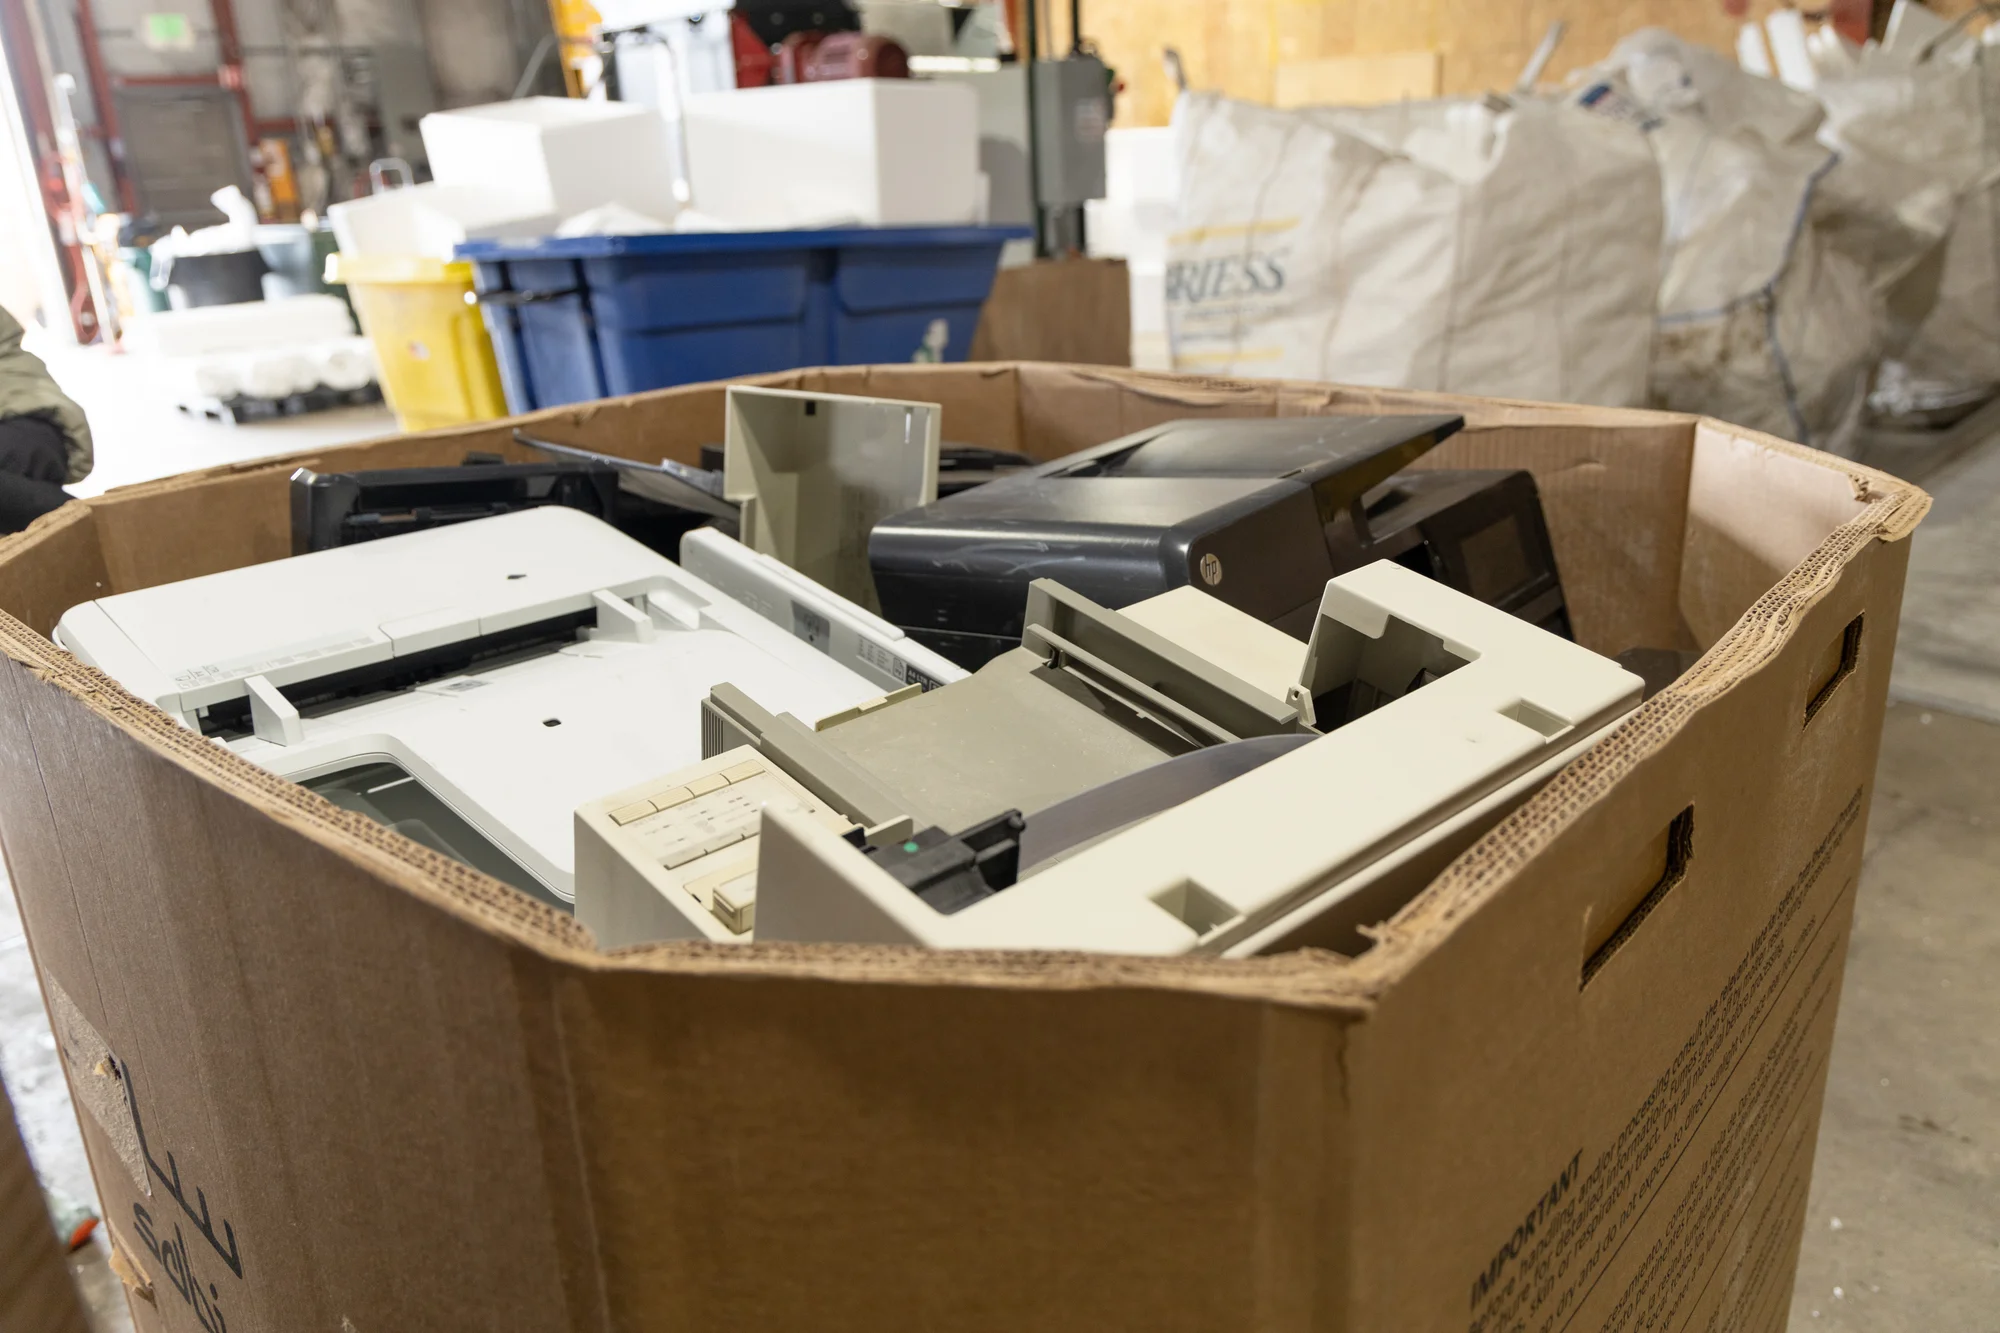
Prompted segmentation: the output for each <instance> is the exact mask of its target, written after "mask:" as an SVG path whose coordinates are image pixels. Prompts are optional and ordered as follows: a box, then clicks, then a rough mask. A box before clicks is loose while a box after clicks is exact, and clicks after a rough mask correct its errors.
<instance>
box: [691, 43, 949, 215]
mask: <svg viewBox="0 0 2000 1333" xmlns="http://www.w3.org/2000/svg"><path fill="white" fill-rule="evenodd" d="M684 124H685V133H686V137H687V146H688V158H689V177H690V181H691V184H692V186H693V191H694V207H695V208H697V209H699V210H700V211H701V212H702V213H703V214H706V215H708V216H710V217H713V218H718V219H721V220H722V221H723V222H725V223H726V224H728V225H729V226H732V227H737V228H742V229H745V230H765V229H778V228H786V227H802V226H814V225H834V224H838V223H860V224H862V225H865V226H924V225H937V224H953V223H970V222H975V221H977V220H978V218H979V211H980V187H979V99H978V95H977V94H976V93H974V92H973V90H972V89H970V88H968V87H965V86H963V85H960V84H954V83H946V82H942V81H940V82H930V81H923V80H916V79H842V80H837V81H834V82H830V83H800V84H787V85H781V86H776V87H769V88H739V89H737V90H736V91H735V92H728V93H707V94H702V95H700V96H696V97H691V98H689V99H688V101H687V106H686V110H685V118H684Z"/></svg>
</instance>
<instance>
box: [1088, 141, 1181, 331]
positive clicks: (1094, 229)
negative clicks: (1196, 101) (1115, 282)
mask: <svg viewBox="0 0 2000 1333" xmlns="http://www.w3.org/2000/svg"><path fill="white" fill-rule="evenodd" d="M1173 135H1174V132H1173V130H1172V129H1170V128H1165V127H1162V128H1159V129H1129V130H1110V131H1107V132H1106V133H1105V136H1104V198H1102V199H1093V200H1091V201H1090V202H1089V203H1087V204H1085V205H1084V206H1083V209H1084V237H1085V241H1086V244H1087V245H1088V247H1089V250H1090V253H1091V254H1092V255H1093V256H1095V257H1097V258H1100V259H1123V260H1124V261H1125V267H1126V271H1127V272H1128V273H1129V274H1130V276H1131V287H1132V364H1133V365H1135V366H1137V367H1139V368H1140V369H1141V370H1171V369H1172V368H1173V353H1172V349H1171V348H1169V346H1168V345H1167V238H1168V237H1169V236H1171V235H1172V234H1173V230H1174V217H1175V211H1176V209H1177V207H1178V197H1179V194H1180V168H1179V165H1178V163H1177V162H1176V161H1175V159H1174V138H1173Z"/></svg>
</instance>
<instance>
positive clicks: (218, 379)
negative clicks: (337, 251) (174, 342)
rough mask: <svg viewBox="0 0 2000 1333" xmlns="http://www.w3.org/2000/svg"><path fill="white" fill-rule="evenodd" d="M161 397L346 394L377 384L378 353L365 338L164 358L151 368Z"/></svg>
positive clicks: (190, 401)
mask: <svg viewBox="0 0 2000 1333" xmlns="http://www.w3.org/2000/svg"><path fill="white" fill-rule="evenodd" d="M150 369H151V379H152V382H153V384H154V386H155V388H156V389H157V390H158V392H159V393H160V394H162V395H163V396H164V397H167V398H169V399H171V400H172V401H173V402H175V403H177V404H180V405H182V406H188V407H195V406H203V405H210V404H215V403H229V402H232V401H234V400H236V399H240V398H256V399H284V398H290V397H292V396H293V395H295V394H302V393H311V392H313V391H315V390H319V389H332V390H335V391H338V392H348V391H351V390H354V389H362V388H366V387H367V386H368V385H370V384H372V383H374V381H375V377H376V371H375V350H374V347H373V345H372V344H371V343H370V342H369V341H368V339H366V338H362V337H349V338H332V339H328V340H326V341H324V342H316V343H304V344H300V345H298V346H292V347H277V348H262V349H259V350H257V351H249V352H206V353H203V354H201V355H198V356H163V357H157V358H154V359H153V360H152V361H151V364H150Z"/></svg>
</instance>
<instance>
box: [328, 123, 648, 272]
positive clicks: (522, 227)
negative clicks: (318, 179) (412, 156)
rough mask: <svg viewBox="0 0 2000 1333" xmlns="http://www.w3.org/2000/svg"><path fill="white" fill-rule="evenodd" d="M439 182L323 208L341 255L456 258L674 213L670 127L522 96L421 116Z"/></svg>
mask: <svg viewBox="0 0 2000 1333" xmlns="http://www.w3.org/2000/svg"><path fill="white" fill-rule="evenodd" d="M421 128H422V130H423V136H424V154H425V156H426V157H427V158H429V160H430V166H431V175H432V177H433V179H432V180H431V181H429V182H427V183H425V184H422V185H410V186H405V187H403V188H401V189H392V190H383V191H380V192H379V193H376V194H372V195H369V196H368V197H367V198H365V199H354V200H350V201H348V202H347V203H344V204H335V205H334V206H333V207H332V208H329V209H328V210H327V216H328V217H329V218H330V219H331V220H332V222H333V233H334V237H335V239H336V240H337V241H338V242H339V243H340V251H341V253H342V254H346V255H417V256H423V257H427V258H431V259H450V258H451V257H452V252H453V250H455V249H456V248H457V247H458V246H459V245H461V244H462V243H464V242H466V241H473V240H532V239H534V238H535V237H538V236H547V235H549V234H550V233H552V232H554V231H555V230H556V227H557V225H558V224H560V223H561V222H562V221H563V220H564V219H566V218H572V217H575V216H576V215H578V214H580V213H585V212H588V211H590V210H593V209H599V208H602V207H604V206H605V205H609V204H616V205H619V206H621V207H622V208H625V209H629V210H630V211H631V212H633V213H636V214H640V215H643V216H646V217H649V218H661V219H671V218H672V217H673V215H674V213H675V211H676V209H677V207H678V204H677V201H676V198H675V193H674V169H673V159H672V157H671V155H670V154H669V152H668V147H667V126H666V122H665V121H664V120H662V119H661V118H660V114H659V112H657V111H655V110H654V109H653V108H651V107H646V106H635V105H630V104H627V103H623V102H592V101H583V100H579V99H575V98H567V97H527V98H522V99H520V100H518V101H513V102H495V103H492V104H491V105H488V106H472V107H463V108H460V109H459V110H456V111H437V112H433V113H432V114H430V115H428V116H425V117H424V118H423V121H422V124H421Z"/></svg>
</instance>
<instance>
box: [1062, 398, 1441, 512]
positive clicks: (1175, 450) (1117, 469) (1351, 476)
mask: <svg viewBox="0 0 2000 1333" xmlns="http://www.w3.org/2000/svg"><path fill="white" fill-rule="evenodd" d="M1464 426H1465V418H1464V417H1461V416H1449V415H1442V414H1438V415H1424V414H1397V415H1378V416H1340V415H1335V416H1309V417H1249V418H1244V417H1217V418H1184V419H1182V420H1179V421H1169V422H1166V423H1165V424H1163V425H1159V426H1153V427H1149V428H1148V429H1146V430H1142V431H1137V432H1135V433H1133V434H1131V435H1127V436H1124V437H1123V438H1121V439H1116V440H1113V441H1111V442H1110V443H1108V444H1103V445H1099V446H1098V447H1096V448H1094V449H1090V450H1086V451H1085V452H1084V453H1082V454H1080V455H1074V456H1072V457H1071V458H1069V459H1065V460H1063V461H1062V462H1059V463H1057V464H1055V465H1054V466H1052V467H1048V468H1043V469H1039V470H1038V471H1039V474H1040V475H1042V476H1046V477H1050V478H1056V477H1060V478H1063V479H1065V480H1067V479H1071V478H1082V477H1104V478H1113V477H1116V478H1129V479H1137V478H1141V477H1147V478H1167V477H1261V478H1264V479H1266V480H1271V481H1276V480H1279V479H1284V480H1296V481H1300V482H1303V483H1305V484H1306V485H1308V486H1310V487H1312V489H1313V493H1314V497H1315V499H1316V500H1317V501H1318V503H1319V507H1320V512H1321V516H1322V518H1324V519H1327V520H1331V519H1332V518H1333V517H1334V516H1335V515H1337V514H1339V513H1341V512H1343V511H1344V510H1346V509H1347V507H1348V506H1349V505H1352V504H1353V503H1354V502H1355V501H1357V500H1359V499H1360V498H1361V497H1362V495H1364V494H1365V493H1367V492H1368V491H1370V490H1372V489H1374V488H1375V487H1376V486H1379V485H1380V484H1382V483H1383V482H1385V481H1387V480H1388V479H1389V478H1390V477H1392V476H1394V475H1395V474H1396V473H1398V472H1401V471H1403V470H1404V469H1405V468H1407V467H1409V465H1410V464H1411V463H1413V462H1415V461H1416V460H1417V459H1419V458H1421V457H1422V456H1423V455H1425V454H1427V453H1429V452H1430V451H1431V450H1432V449H1433V448H1435V447H1436V446H1437V444H1438V442H1439V441H1440V440H1443V439H1445V438H1446V437H1448V436H1450V435H1454V434H1456V433H1457V432H1458V431H1460V430H1461V429H1463V428H1464Z"/></svg>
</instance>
